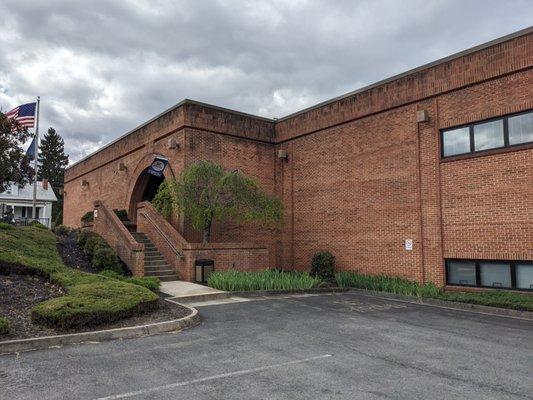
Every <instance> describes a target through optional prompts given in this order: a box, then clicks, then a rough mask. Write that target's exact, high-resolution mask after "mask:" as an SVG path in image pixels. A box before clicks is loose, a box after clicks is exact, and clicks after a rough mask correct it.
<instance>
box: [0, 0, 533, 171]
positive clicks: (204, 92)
mask: <svg viewBox="0 0 533 400" xmlns="http://www.w3.org/2000/svg"><path fill="white" fill-rule="evenodd" d="M0 10H1V13H0V110H2V111H4V112H5V111H8V110H9V109H11V108H12V107H15V106H16V105H18V104H21V103H27V102H30V101H32V100H33V99H34V98H35V97H36V96H37V95H40V96H41V99H42V101H41V105H42V108H41V111H42V113H41V124H42V125H41V126H42V128H44V129H47V128H48V127H49V126H53V127H55V128H56V130H57V131H58V132H59V133H60V134H61V135H62V136H63V137H64V139H65V142H66V149H67V152H68V153H69V154H70V157H71V161H76V160H78V159H79V158H80V157H82V156H84V155H86V154H88V153H90V152H92V151H94V150H96V149H97V148H98V147H100V146H102V145H104V144H106V143H107V142H109V141H111V140H112V139H114V138H116V137H117V136H120V135H122V134H123V133H125V132H126V131H128V130H130V129H132V128H134V127H135V126H137V125H139V124H140V123H142V122H144V121H145V120H147V119H149V118H150V117H152V116H154V115H155V114H158V113H159V112H161V111H163V110H164V109H166V108H168V107H170V106H172V105H173V104H175V103H177V102H178V101H180V100H182V99H184V98H190V99H194V100H199V101H203V102H207V103H212V104H216V105H219V106H223V107H228V108H233V109H237V110H240V111H245V112H249V113H252V114H258V115H262V116H266V117H282V116H284V115H287V114H289V113H291V112H294V111H297V110H300V109H302V108H305V107H307V106H310V105H313V104H315V103H317V102H320V101H324V100H327V99H329V98H331V97H335V96H338V95H340V94H343V93H345V92H348V91H352V90H354V89H357V88H359V87H361V86H364V85H367V84H370V83H373V82H375V81H377V80H380V79H383V78H386V77H389V76H391V75H394V74H397V73H400V72H403V71H405V70H407V69H410V68H413V67H416V66H419V65H421V64H424V63H427V62H430V61H433V60H435V59H438V58H441V57H445V56H447V55H449V54H452V53H454V52H457V51H460V50H464V49H466V48H469V47H472V46H475V45H477V44H480V43H483V42H486V41H489V40H492V39H495V38H497V37H500V36H503V35H506V34H508V33H511V32H514V31H517V30H519V29H522V28H526V27H528V26H530V25H532V24H533V6H532V1H531V0H506V1H502V0H498V1H491V0H479V1H475V0H458V1H455V0H441V1H439V0H435V1H431V0H420V1H419V0H412V1H407V0H401V1H400V0H391V1H385V0H368V1H367V0H351V1H350V0H324V1H320V0H316V1H312V0H309V1H306V0H294V1H290V0H272V1H259V0H258V1H243V0H233V1H230V0H219V1H215V0H212V1H207V0H206V1H203V0H191V1H178V0H169V1H156V0H146V1H145V0H128V1H112V0H90V1H76V0H47V1H40V0H34V1H25V0H0Z"/></svg>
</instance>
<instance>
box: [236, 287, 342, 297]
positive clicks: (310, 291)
mask: <svg viewBox="0 0 533 400" xmlns="http://www.w3.org/2000/svg"><path fill="white" fill-rule="evenodd" d="M349 290H350V288H347V287H338V286H335V287H330V288H313V289H292V290H252V291H238V292H228V293H230V294H231V296H237V297H263V296H276V295H284V294H313V293H314V294H320V293H337V292H347V291H349Z"/></svg>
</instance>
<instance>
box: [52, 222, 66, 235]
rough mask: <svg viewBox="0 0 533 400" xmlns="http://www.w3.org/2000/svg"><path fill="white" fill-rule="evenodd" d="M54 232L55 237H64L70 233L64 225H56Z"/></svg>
mask: <svg viewBox="0 0 533 400" xmlns="http://www.w3.org/2000/svg"><path fill="white" fill-rule="evenodd" d="M54 232H55V234H56V235H60V236H66V235H68V234H69V233H70V229H69V228H68V227H67V226H65V225H56V227H55V228H54Z"/></svg>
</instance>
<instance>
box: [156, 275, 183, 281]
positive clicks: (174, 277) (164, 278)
mask: <svg viewBox="0 0 533 400" xmlns="http://www.w3.org/2000/svg"><path fill="white" fill-rule="evenodd" d="M156 278H159V280H160V281H161V282H168V281H178V280H179V276H178V275H168V276H156Z"/></svg>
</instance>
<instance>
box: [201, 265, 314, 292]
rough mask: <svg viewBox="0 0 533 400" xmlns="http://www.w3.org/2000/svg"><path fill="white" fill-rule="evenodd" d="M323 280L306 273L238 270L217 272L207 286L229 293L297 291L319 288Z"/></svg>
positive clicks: (212, 275) (212, 274)
mask: <svg viewBox="0 0 533 400" xmlns="http://www.w3.org/2000/svg"><path fill="white" fill-rule="evenodd" d="M321 282H322V280H321V279H320V278H318V277H312V276H310V275H309V274H308V273H306V272H282V271H278V270H272V269H269V270H264V271H261V272H242V271H236V270H233V269H232V270H228V271H215V272H213V273H211V275H209V279H208V282H207V284H208V285H209V286H211V287H214V288H216V289H220V290H227V291H245V290H295V289H310V288H314V287H317V286H318V285H319V284H320V283H321Z"/></svg>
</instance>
